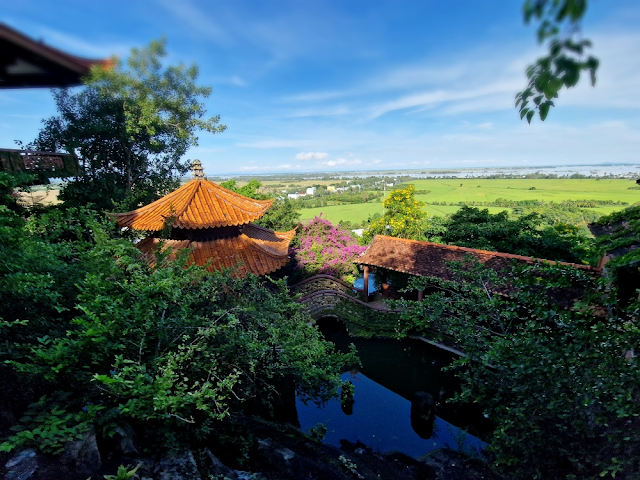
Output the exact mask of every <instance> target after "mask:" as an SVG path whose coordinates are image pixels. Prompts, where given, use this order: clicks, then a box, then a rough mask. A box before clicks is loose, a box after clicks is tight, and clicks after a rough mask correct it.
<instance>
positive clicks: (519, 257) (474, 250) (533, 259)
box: [360, 235, 602, 272]
mask: <svg viewBox="0 0 640 480" xmlns="http://www.w3.org/2000/svg"><path fill="white" fill-rule="evenodd" d="M376 237H380V238H381V239H383V240H386V239H388V240H391V241H394V242H396V241H400V242H405V243H414V244H421V245H431V246H434V247H437V248H442V249H446V250H453V251H455V250H459V251H463V252H468V253H477V254H483V255H490V256H493V257H502V258H513V259H514V260H524V261H526V262H527V263H532V262H547V263H550V264H552V265H566V266H569V267H575V268H580V269H583V270H592V271H594V272H600V271H601V270H602V269H600V268H596V267H592V266H591V265H581V264H579V263H570V262H561V261H558V260H547V259H544V258H536V257H526V256H524V255H516V254H514V253H503V252H493V251H491V250H480V249H478V248H470V247H459V246H458V245H447V244H444V243H435V242H427V241H423V240H412V239H409V238H399V237H390V236H388V235H375V236H374V237H373V240H372V241H371V243H370V244H369V246H368V247H367V250H365V251H364V252H363V253H362V254H361V255H360V256H361V257H363V256H365V255H366V254H367V252H368V251H369V247H371V245H373V242H374V241H375V239H376Z"/></svg>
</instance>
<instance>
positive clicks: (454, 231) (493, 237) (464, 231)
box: [442, 206, 593, 263]
mask: <svg viewBox="0 0 640 480" xmlns="http://www.w3.org/2000/svg"><path fill="white" fill-rule="evenodd" d="M442 239H443V240H444V241H445V242H446V243H450V244H453V245H458V246H461V247H470V248H478V249H481V250H490V251H495V252H504V253H513V254H516V255H524V256H527V257H537V258H544V259H547V260H560V261H565V262H573V263H581V262H582V261H584V260H588V259H589V255H590V253H591V247H592V244H593V241H592V240H591V239H590V238H588V237H587V236H586V234H584V233H583V232H582V231H581V230H580V229H579V228H578V227H575V226H572V225H568V224H566V223H556V224H555V225H553V226H550V225H545V224H544V222H543V219H542V217H541V216H540V215H539V214H537V213H535V212H534V213H530V214H527V215H523V216H521V217H519V218H516V219H513V220H512V219H510V218H509V215H508V213H507V212H506V211H504V212H500V213H496V214H491V213H489V210H488V209H486V208H485V209H482V210H480V209H479V208H476V207H467V206H464V207H462V208H461V209H460V210H458V211H457V212H456V213H454V214H453V215H451V217H450V218H449V220H448V222H446V230H445V231H444V232H443V233H442Z"/></svg>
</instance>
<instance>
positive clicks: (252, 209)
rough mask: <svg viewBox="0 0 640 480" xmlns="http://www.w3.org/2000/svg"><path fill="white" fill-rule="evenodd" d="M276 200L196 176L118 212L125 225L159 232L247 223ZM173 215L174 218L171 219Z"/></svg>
mask: <svg viewBox="0 0 640 480" xmlns="http://www.w3.org/2000/svg"><path fill="white" fill-rule="evenodd" d="M272 203H273V200H254V199H252V198H248V197H245V196H243V195H240V194H238V193H235V192H232V191H230V190H227V189H226V188H223V187H221V186H220V185H217V184H215V183H213V182H210V181H208V180H205V179H194V180H191V181H190V182H188V183H186V184H185V185H183V186H182V187H180V188H178V189H177V190H174V191H173V192H171V193H170V194H168V195H166V196H164V197H162V198H161V199H159V200H156V201H155V202H153V203H150V204H149V205H146V206H144V207H141V208H138V209H137V210H133V211H131V212H126V213H119V214H116V215H115V217H116V220H117V222H118V225H119V226H121V227H129V228H132V229H134V230H148V231H159V230H162V229H163V228H164V227H165V225H166V224H167V222H170V223H171V226H172V227H174V228H186V229H201V228H215V227H229V226H235V225H244V224H247V223H249V222H252V221H254V220H257V219H259V218H260V217H262V216H263V215H264V214H265V213H266V211H267V209H268V208H269V207H270V206H271V204H272ZM171 218H173V221H171Z"/></svg>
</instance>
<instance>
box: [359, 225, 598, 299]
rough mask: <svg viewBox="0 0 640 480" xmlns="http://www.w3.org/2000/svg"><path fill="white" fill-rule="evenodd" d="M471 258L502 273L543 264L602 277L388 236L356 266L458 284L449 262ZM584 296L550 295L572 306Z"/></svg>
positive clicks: (506, 289)
mask: <svg viewBox="0 0 640 480" xmlns="http://www.w3.org/2000/svg"><path fill="white" fill-rule="evenodd" d="M468 256H471V257H472V258H473V259H474V260H476V261H478V262H479V263H481V264H483V265H485V266H486V267H488V268H490V269H492V270H495V271H496V272H499V273H500V272H505V271H507V269H509V268H510V267H511V266H512V265H513V264H514V263H520V264H523V263H524V264H533V263H541V262H545V263H550V264H557V265H566V266H570V267H572V268H575V269H578V270H583V271H585V272H587V273H590V274H593V275H600V274H601V272H602V270H601V269H599V268H594V267H591V266H588V265H578V264H575V263H566V262H555V261H550V260H544V259H539V258H533V257H524V256H522V255H513V254H510V253H500V252H490V251H487V250H478V249H475V248H467V247H458V246H455V245H444V244H440V243H433V242H422V241H418V240H407V239H403V238H396V237H388V236H385V235H376V236H375V237H374V238H373V240H372V241H371V244H370V245H369V247H368V248H367V250H366V251H365V252H364V253H363V254H362V255H361V256H360V257H358V259H357V260H356V262H355V263H356V264H358V265H362V266H364V267H365V268H366V270H365V271H366V273H367V274H368V267H377V268H383V269H386V270H393V271H396V272H401V273H407V274H409V275H415V276H421V277H435V278H442V279H445V280H454V279H455V278H454V277H453V275H452V272H451V271H450V270H449V269H448V266H447V264H448V262H451V261H454V260H458V261H463V260H465V258H467V257H468ZM367 274H365V278H366V277H367V276H368V275H367ZM509 288H510V287H509V286H508V285H507V286H505V287H503V288H501V289H499V290H501V291H500V293H504V294H507V295H508V294H509V293H510V292H509ZM583 293H584V292H582V291H581V290H575V289H572V288H564V289H558V291H557V292H551V293H549V294H550V295H551V296H553V297H554V300H555V301H556V302H557V303H559V304H561V305H564V306H570V305H571V304H573V301H574V300H576V299H577V298H580V296H581V295H582V294H583Z"/></svg>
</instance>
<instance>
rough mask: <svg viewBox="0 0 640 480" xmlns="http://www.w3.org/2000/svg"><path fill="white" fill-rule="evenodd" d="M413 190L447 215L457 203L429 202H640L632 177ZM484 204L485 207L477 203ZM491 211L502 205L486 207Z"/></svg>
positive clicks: (376, 206) (343, 215) (349, 212)
mask: <svg viewBox="0 0 640 480" xmlns="http://www.w3.org/2000/svg"><path fill="white" fill-rule="evenodd" d="M411 183H413V184H414V185H415V186H416V190H430V193H428V194H426V195H417V196H416V198H417V199H418V200H420V201H422V202H425V203H426V207H425V210H427V212H428V214H429V215H430V216H432V215H439V216H444V215H450V214H452V213H454V212H456V211H457V210H458V209H459V208H460V207H458V206H449V205H447V206H443V205H432V202H449V203H455V202H493V201H495V200H497V199H499V198H503V199H506V200H544V201H546V202H552V201H553V202H561V201H563V200H614V201H621V202H628V204H629V205H633V204H634V203H636V202H640V190H631V189H630V187H635V186H636V184H635V181H634V180H622V179H604V180H596V179H593V178H589V179H469V178H465V179H434V180H416V181H413V182H411ZM480 208H485V207H480ZM488 208H489V211H490V212H491V213H498V212H500V211H502V210H505V209H504V208H499V207H488ZM623 208H625V206H616V205H606V206H600V207H597V208H592V209H591V210H593V211H595V212H597V213H598V214H599V215H607V214H609V213H611V212H614V211H617V210H622V209H623ZM376 212H380V213H382V203H363V204H357V205H338V206H331V207H322V208H308V209H307V208H305V209H302V210H301V211H300V213H301V220H302V221H306V220H310V219H312V218H313V217H314V216H316V215H319V214H320V213H322V214H323V217H325V218H327V219H329V220H330V221H332V222H339V221H340V220H345V221H351V222H362V221H364V220H366V219H367V218H368V217H369V215H372V214H374V213H376Z"/></svg>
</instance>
